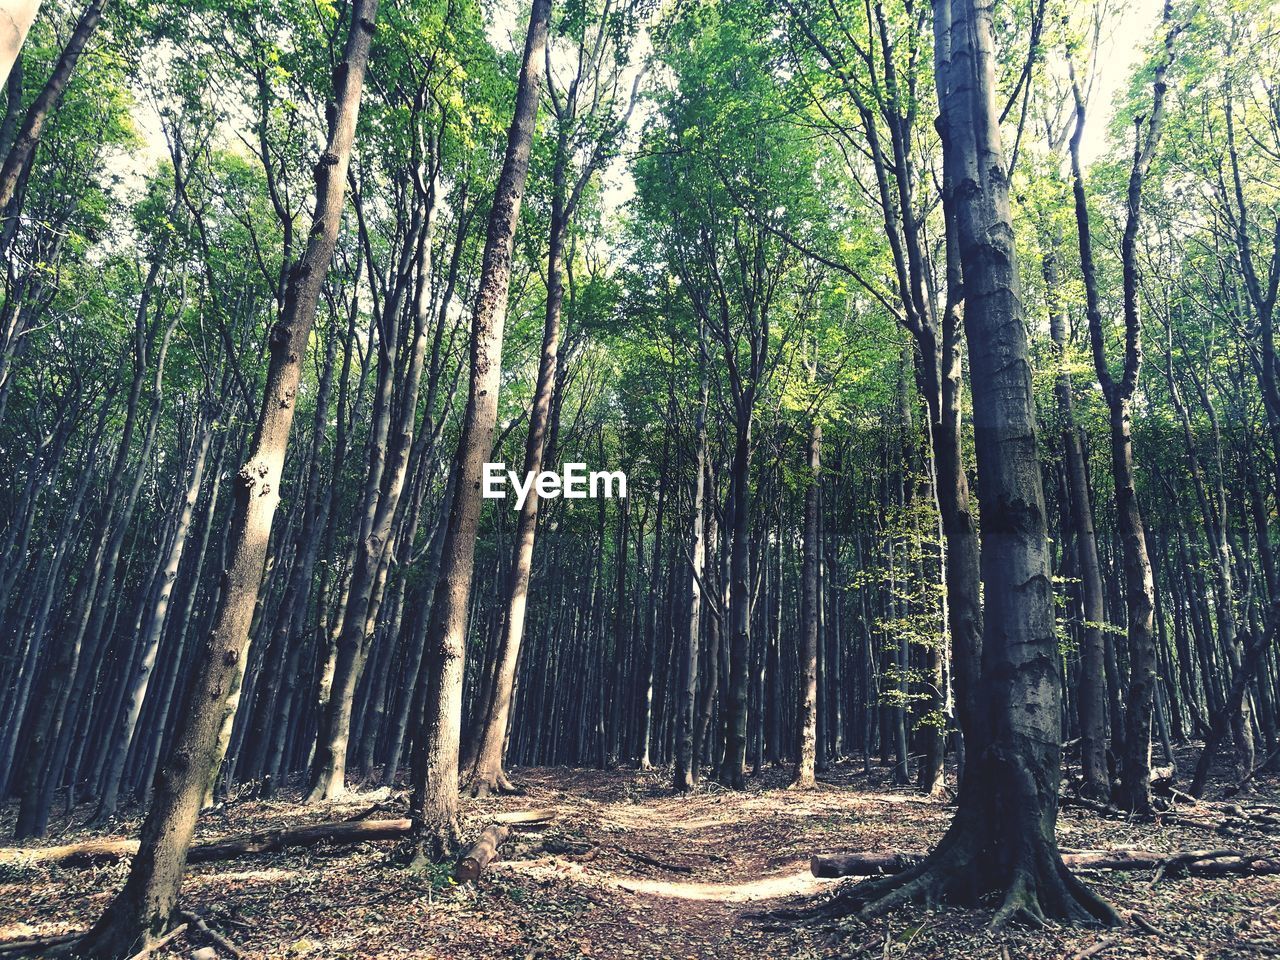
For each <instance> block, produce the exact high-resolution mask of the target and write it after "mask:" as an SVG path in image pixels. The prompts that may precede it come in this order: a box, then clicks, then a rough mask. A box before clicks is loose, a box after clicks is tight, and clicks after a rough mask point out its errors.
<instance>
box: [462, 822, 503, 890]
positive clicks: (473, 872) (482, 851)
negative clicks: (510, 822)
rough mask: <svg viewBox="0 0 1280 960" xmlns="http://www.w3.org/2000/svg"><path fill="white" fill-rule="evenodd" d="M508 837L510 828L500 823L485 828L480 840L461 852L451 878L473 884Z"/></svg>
mask: <svg viewBox="0 0 1280 960" xmlns="http://www.w3.org/2000/svg"><path fill="white" fill-rule="evenodd" d="M510 835H511V828H510V827H508V826H504V825H503V824H501V823H491V824H489V826H487V827H485V828H484V832H483V833H482V834H480V839H479V840H477V841H476V842H475V843H473V844H472V845H471V846H469V847H467V849H465V850H463V851H462V856H460V857H459V858H458V863H457V866H455V867H454V868H453V878H454V879H455V880H457V881H458V882H459V883H474V882H475V881H476V880H479V879H480V877H481V875H482V874H483V873H484V870H485V867H487V866H488V865H489V864H490V862H492V860H493V859H494V857H496V856H497V855H498V848H499V847H501V846H502V845H503V844H504V843H505V842H506V840H507V837H509V836H510Z"/></svg>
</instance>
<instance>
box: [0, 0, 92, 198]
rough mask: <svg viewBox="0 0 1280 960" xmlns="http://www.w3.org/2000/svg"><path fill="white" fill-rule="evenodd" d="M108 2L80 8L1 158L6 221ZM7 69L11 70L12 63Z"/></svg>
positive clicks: (0, 183)
mask: <svg viewBox="0 0 1280 960" xmlns="http://www.w3.org/2000/svg"><path fill="white" fill-rule="evenodd" d="M24 2H29V0H24ZM108 2H109V0H89V4H88V6H86V7H85V8H84V12H83V13H82V14H80V19H79V20H78V21H77V22H76V26H75V29H74V30H72V31H71V37H70V39H68V40H67V45H66V46H65V47H63V49H62V54H61V55H60V56H59V57H58V62H57V63H55V64H54V66H53V72H52V73H51V74H49V79H48V80H46V81H45V85H44V87H43V88H42V89H41V91H40V92H39V93H38V94H37V95H36V98H35V100H33V101H32V103H31V106H30V107H28V108H27V116H26V119H25V120H23V122H22V127H21V129H19V131H18V135H17V137H16V138H14V141H13V146H12V147H10V148H9V154H8V156H6V157H5V159H4V164H3V166H0V216H3V217H4V218H5V219H6V220H7V219H10V218H12V217H15V216H17V211H16V210H12V209H10V201H11V200H13V198H14V196H15V195H16V194H17V192H18V181H19V180H20V179H22V174H23V171H24V170H26V169H27V167H28V166H29V165H30V163H31V161H32V158H33V156H34V154H35V150H36V145H37V144H38V143H39V142H40V135H41V133H43V132H44V125H45V123H46V122H47V121H48V119H49V116H50V114H52V112H53V110H54V108H55V107H56V106H57V104H58V100H60V99H61V97H62V94H63V91H65V90H66V89H67V83H68V81H70V79H71V74H72V73H74V72H75V69H76V64H77V63H78V62H79V60H80V55H81V54H82V53H83V52H84V48H85V44H87V43H88V42H89V39H90V38H91V37H92V36H93V34H94V32H95V31H96V30H97V29H98V24H99V23H100V22H101V21H102V11H103V10H104V9H105V8H106V6H107V3H108ZM32 19H34V15H33V17H32ZM9 66H12V61H11V62H10V64H9ZM8 74H9V67H6V68H5V79H6V80H7V79H8Z"/></svg>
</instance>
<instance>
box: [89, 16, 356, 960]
mask: <svg viewBox="0 0 1280 960" xmlns="http://www.w3.org/2000/svg"><path fill="white" fill-rule="evenodd" d="M376 12H377V0H354V2H353V4H352V7H351V21H350V26H349V29H348V33H347V39H346V44H345V48H344V50H343V55H342V60H341V61H340V62H339V63H338V66H337V67H336V68H335V70H334V77H333V79H334V89H333V105H334V106H333V110H332V111H331V114H330V116H331V122H330V125H329V137H328V144H327V145H326V147H325V150H324V152H323V153H322V154H321V156H320V160H319V162H318V163H317V165H316V170H315V173H316V207H315V213H314V215H313V218H312V229H311V232H310V234H309V237H308V242H307V249H306V252H305V253H304V255H303V257H302V260H301V261H300V262H299V263H298V264H296V265H295V266H294V268H293V270H292V272H291V275H290V279H289V290H288V295H287V297H286V302H285V308H284V312H283V314H282V316H281V318H280V321H279V322H278V323H277V324H276V326H275V327H274V328H273V330H272V332H271V337H270V362H269V366H268V370H267V378H266V389H265V395H264V400H263V405H262V411H261V414H260V416H259V420H258V425H257V429H256V430H255V435H254V439H253V443H252V446H251V450H250V455H249V459H248V462H247V463H246V464H245V465H244V466H243V467H242V468H241V469H240V472H239V474H238V476H237V479H236V489H235V503H234V507H233V510H232V516H231V523H230V528H229V529H230V543H231V557H230V563H229V564H228V566H227V567H226V572H225V573H224V576H223V580H224V588H223V590H222V592H221V596H220V598H219V606H218V611H217V614H216V615H215V618H214V624H213V629H212V633H211V635H210V637H209V641H208V644H207V646H206V647H204V649H202V650H201V651H200V655H199V656H198V658H197V661H196V663H195V664H194V668H195V669H194V671H193V675H192V683H191V690H192V697H191V703H190V707H189V709H188V710H187V712H186V714H185V716H183V717H182V719H181V720H180V721H179V725H178V727H177V729H176V731H175V733H174V749H173V750H172V752H171V753H170V755H169V759H168V761H167V762H166V764H165V769H164V770H163V771H162V773H161V774H160V775H159V776H158V778H157V783H156V790H155V794H154V796H153V800H152V805H151V810H150V812H149V813H148V815H147V819H146V821H145V822H144V823H143V826H142V834H141V843H140V848H139V851H138V855H137V856H136V857H135V858H134V860H133V864H132V867H131V869H130V871H129V877H128V880H127V881H126V882H125V885H124V888H123V889H122V890H121V891H120V892H119V893H118V894H117V895H116V896H115V897H114V898H113V899H112V901H111V903H110V904H109V905H108V907H107V909H106V912H105V913H104V914H103V916H102V918H101V919H100V920H99V921H98V922H97V924H95V926H94V928H93V929H92V930H91V931H90V933H89V934H88V935H87V936H86V938H85V939H84V940H83V941H82V942H81V943H80V944H79V945H78V946H77V949H78V950H79V952H80V953H81V955H82V956H85V957H94V958H96V957H102V958H114V957H117V956H119V955H121V954H128V953H131V952H134V951H136V950H137V949H138V948H139V947H143V948H145V947H147V946H149V945H150V944H151V943H153V942H154V940H155V939H156V938H157V937H160V936H162V935H163V934H164V931H165V927H166V926H167V924H168V922H169V916H170V914H171V913H172V911H173V908H174V905H175V903H176V902H177V898H178V888H179V886H180V885H181V883H182V876H183V873H184V872H185V869H186V858H187V850H188V848H189V846H190V844H191V837H192V834H193V833H194V832H195V825H196V817H197V815H198V814H199V812H200V803H201V801H202V800H203V799H204V794H205V790H206V787H207V784H208V779H209V773H210V770H211V769H212V767H213V766H214V762H215V756H214V753H215V750H216V741H217V738H218V732H219V729H220V727H221V726H222V722H223V710H224V709H225V704H226V701H227V697H228V695H229V693H230V686H231V683H232V680H233V678H234V676H235V675H236V674H238V673H239V672H240V670H241V665H242V664H243V663H244V658H245V652H246V648H247V645H248V640H249V621H250V619H251V618H252V616H253V610H254V606H255V605H256V602H257V598H258V589H259V584H260V581H261V579H262V573H263V569H264V567H265V564H266V557H267V543H268V540H269V538H270V534H271V525H272V519H273V518H274V516H275V512H276V507H277V505H278V503H279V498H280V479H281V474H282V472H283V466H284V456H285V447H286V446H287V443H288V437H289V429H290V427H291V426H292V424H293V415H294V411H295V409H296V399H297V393H298V384H299V380H300V378H301V373H302V360H303V354H304V352H305V350H306V345H307V340H308V338H309V337H310V334H311V328H312V325H313V323H314V320H315V312H316V302H317V300H318V298H319V295H320V288H321V285H322V284H323V283H324V279H325V276H326V274H327V273H328V270H329V262H330V260H332V258H333V251H334V247H335V246H336V243H337V239H338V230H339V227H340V226H341V220H342V209H343V200H344V194H345V190H346V181H347V167H348V164H349V162H350V158H351V147H352V142H353V140H354V138H355V128H356V117H357V114H358V113H359V109H360V95H361V91H362V88H363V85H364V75H365V68H366V66H367V64H368V60H369V47H370V42H371V40H372V38H373V29H374V17H375V16H376Z"/></svg>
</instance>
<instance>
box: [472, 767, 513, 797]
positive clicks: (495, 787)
mask: <svg viewBox="0 0 1280 960" xmlns="http://www.w3.org/2000/svg"><path fill="white" fill-rule="evenodd" d="M468 792H469V793H470V794H471V796H473V797H476V798H480V797H488V796H509V797H521V796H524V793H525V790H524V788H523V787H521V786H518V785H517V784H515V783H512V782H511V780H510V779H509V778H508V777H507V774H506V771H505V770H502V769H501V768H499V769H498V770H497V771H494V772H491V773H482V772H480V771H476V772H475V773H474V774H472V776H471V782H470V784H468Z"/></svg>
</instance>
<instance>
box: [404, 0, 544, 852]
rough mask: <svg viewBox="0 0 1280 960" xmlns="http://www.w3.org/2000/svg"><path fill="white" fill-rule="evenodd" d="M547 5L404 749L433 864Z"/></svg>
mask: <svg viewBox="0 0 1280 960" xmlns="http://www.w3.org/2000/svg"><path fill="white" fill-rule="evenodd" d="M550 17H551V0H534V3H533V8H532V10H531V11H530V14H529V30H528V34H527V35H526V37H525V44H524V57H523V60H522V62H521V67H520V79H519V81H518V84H517V87H516V105H515V115H514V117H513V118H512V121H511V128H510V130H509V131H508V133H507V149H506V154H505V156H504V157H503V161H502V170H501V172H500V173H499V176H498V186H497V190H496V191H495V193H494V199H493V206H492V208H491V209H490V212H489V224H488V229H487V232H486V236H485V248H484V260H483V263H482V266H481V273H480V283H479V287H478V289H477V291H476V299H475V310H474V312H473V314H472V317H471V377H470V384H469V387H468V394H467V409H466V413H465V414H464V416H463V422H462V435H461V437H460V438H459V440H458V452H457V456H456V458H455V462H454V470H455V471H456V472H457V479H456V486H455V493H454V496H453V498H452V504H451V506H450V510H449V522H448V526H447V527H446V529H445V539H444V548H443V558H442V564H441V569H440V578H439V581H438V585H437V588H436V596H435V602H434V604H433V606H432V612H431V618H432V622H431V626H430V632H429V635H428V638H427V651H428V663H427V667H428V671H429V673H428V676H427V687H426V697H425V703H424V708H425V709H424V712H423V716H421V717H420V718H419V720H420V724H419V730H418V733H417V736H416V737H415V742H414V750H413V770H412V775H413V796H412V799H411V801H410V808H409V813H410V816H411V818H412V819H413V821H414V833H415V838H416V843H417V846H418V851H419V856H420V857H421V856H427V857H430V858H431V859H440V858H441V857H443V856H445V855H446V854H448V853H450V852H452V850H453V848H454V847H456V845H457V841H458V829H459V827H458V746H459V740H460V737H461V725H462V682H463V672H464V667H465V663H464V657H465V655H466V638H467V617H468V613H469V606H470V598H471V579H472V571H473V569H474V566H475V549H476V535H477V530H478V528H479V524H480V510H481V506H482V502H481V495H480V494H481V479H482V476H481V475H482V472H483V468H484V463H485V461H486V460H487V459H488V457H489V455H490V450H491V447H492V444H493V428H494V423H495V422H496V420H497V416H498V385H499V380H500V375H501V372H502V333H503V326H504V323H505V321H506V309H507V291H508V286H509V284H510V281H511V256H512V245H513V242H514V240H515V232H516V225H517V223H518V221H519V217H520V204H521V201H522V200H523V199H524V189H525V182H526V181H527V179H528V174H529V154H530V148H531V146H532V144H533V128H534V123H535V120H536V118H537V113H538V98H539V96H540V93H541V87H542V75H543V70H544V53H545V48H546V43H547V26H548V22H549V20H550Z"/></svg>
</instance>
